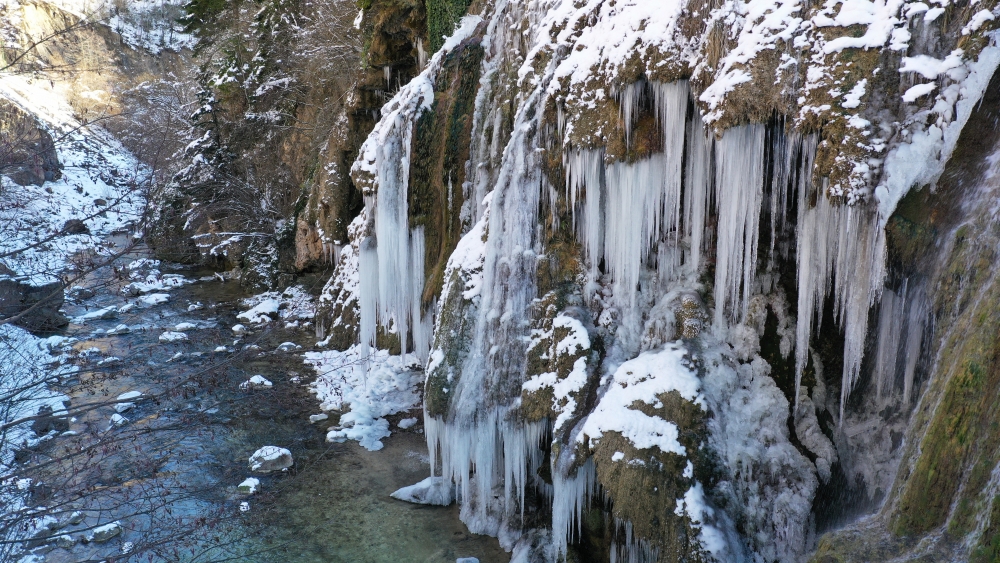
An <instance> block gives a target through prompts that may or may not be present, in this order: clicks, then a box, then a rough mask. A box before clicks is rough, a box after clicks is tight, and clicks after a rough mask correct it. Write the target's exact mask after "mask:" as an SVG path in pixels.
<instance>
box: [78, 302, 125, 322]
mask: <svg viewBox="0 0 1000 563" xmlns="http://www.w3.org/2000/svg"><path fill="white" fill-rule="evenodd" d="M117 317H118V307H115V306H114V305H112V306H109V307H104V308H102V309H97V310H96V311H90V312H89V313H84V314H82V315H80V316H78V317H76V318H74V319H73V323H75V324H78V325H82V324H86V323H87V321H104V320H109V319H114V318H117Z"/></svg>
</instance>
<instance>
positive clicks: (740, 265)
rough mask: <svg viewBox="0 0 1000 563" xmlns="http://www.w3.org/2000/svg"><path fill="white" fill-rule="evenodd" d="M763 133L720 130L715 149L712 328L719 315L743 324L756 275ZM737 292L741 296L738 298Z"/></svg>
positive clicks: (720, 321)
mask: <svg viewBox="0 0 1000 563" xmlns="http://www.w3.org/2000/svg"><path fill="white" fill-rule="evenodd" d="M764 133H765V127H764V126H763V125H760V124H755V125H745V126H742V127H734V128H732V129H728V130H726V132H725V133H724V134H723V136H722V139H721V140H720V141H719V142H718V143H716V170H717V172H716V185H715V193H716V196H715V199H716V209H717V210H718V218H719V219H718V221H719V228H718V240H717V241H716V244H717V255H716V261H715V325H716V327H718V328H722V327H724V326H725V314H726V311H727V310H728V311H729V320H731V321H733V322H737V321H738V320H741V319H744V318H746V314H747V307H748V303H749V300H750V290H751V288H752V287H753V279H754V273H755V271H756V269H757V241H758V223H759V221H760V207H761V200H762V198H763V187H764ZM741 288H742V293H741Z"/></svg>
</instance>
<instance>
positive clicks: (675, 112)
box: [651, 80, 690, 245]
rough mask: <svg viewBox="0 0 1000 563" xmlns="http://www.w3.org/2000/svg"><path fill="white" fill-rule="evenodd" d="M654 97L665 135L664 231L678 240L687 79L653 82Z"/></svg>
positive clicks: (687, 92)
mask: <svg viewBox="0 0 1000 563" xmlns="http://www.w3.org/2000/svg"><path fill="white" fill-rule="evenodd" d="M651 88H652V90H653V99H654V102H655V105H656V115H657V117H659V119H660V131H661V133H662V135H663V154H664V157H665V158H664V168H663V183H664V186H663V201H662V202H661V204H662V205H663V217H664V220H663V224H662V225H661V229H662V230H661V233H662V234H663V235H672V236H673V240H672V243H673V244H674V245H676V244H677V243H678V242H679V240H678V234H677V233H678V227H679V226H680V219H681V176H682V167H683V164H684V135H685V129H686V125H687V123H686V121H685V117H686V116H687V106H688V98H689V97H690V93H689V88H688V83H687V81H686V80H681V81H677V82H669V83H662V82H653V83H651Z"/></svg>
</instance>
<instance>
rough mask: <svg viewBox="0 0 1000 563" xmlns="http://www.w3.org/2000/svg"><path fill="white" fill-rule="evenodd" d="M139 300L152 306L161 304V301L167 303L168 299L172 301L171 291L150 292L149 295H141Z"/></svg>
mask: <svg viewBox="0 0 1000 563" xmlns="http://www.w3.org/2000/svg"><path fill="white" fill-rule="evenodd" d="M139 301H140V302H141V303H142V304H143V305H147V306H150V307H151V306H153V305H159V304H161V303H166V302H167V301H170V294H169V293H150V294H149V295H143V296H142V297H140V298H139Z"/></svg>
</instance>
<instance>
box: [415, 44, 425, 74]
mask: <svg viewBox="0 0 1000 563" xmlns="http://www.w3.org/2000/svg"><path fill="white" fill-rule="evenodd" d="M425 66H427V51H425V50H424V40H423V38H420V37H417V71H421V70H424V67H425Z"/></svg>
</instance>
